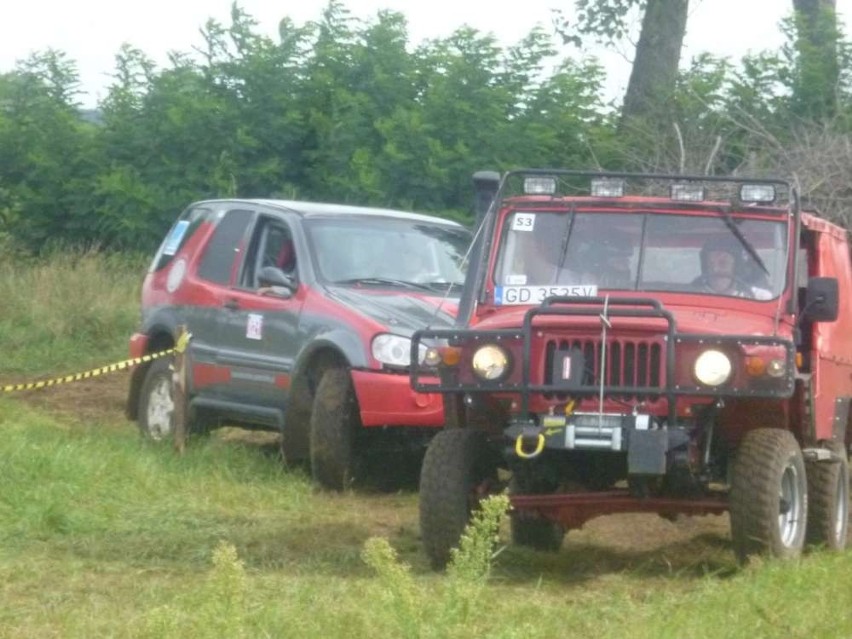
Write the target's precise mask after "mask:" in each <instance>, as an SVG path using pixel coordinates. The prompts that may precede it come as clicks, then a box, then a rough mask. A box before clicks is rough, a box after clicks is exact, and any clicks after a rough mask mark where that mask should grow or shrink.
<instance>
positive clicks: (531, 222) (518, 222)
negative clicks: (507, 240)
mask: <svg viewBox="0 0 852 639" xmlns="http://www.w3.org/2000/svg"><path fill="white" fill-rule="evenodd" d="M534 227H535V213H515V219H514V220H512V230H513V231H532V230H533V228H534Z"/></svg>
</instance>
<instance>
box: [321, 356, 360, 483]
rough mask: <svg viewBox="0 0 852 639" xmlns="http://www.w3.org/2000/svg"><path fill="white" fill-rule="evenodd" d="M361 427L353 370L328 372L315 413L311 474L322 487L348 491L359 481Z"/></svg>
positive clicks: (322, 382) (330, 369)
mask: <svg viewBox="0 0 852 639" xmlns="http://www.w3.org/2000/svg"><path fill="white" fill-rule="evenodd" d="M360 426H361V425H360V416H359V411H358V400H357V398H356V397H355V391H354V389H353V388H352V379H351V377H350V376H349V371H348V370H347V369H345V368H340V367H336V368H329V369H327V370H326V371H325V372H324V373H323V375H322V379H320V383H319V386H317V390H316V394H315V396H314V406H313V411H312V412H311V453H310V456H311V473H312V475H313V478H314V480H315V481H316V482H317V483H319V484H320V485H321V486H323V487H325V488H329V489H331V490H344V489H345V488H348V487H349V486H350V485H351V484H352V482H353V481H354V480H355V479H356V478H357V474H358V473H357V472H356V466H357V462H358V456H357V454H356V449H355V437H356V434H357V432H358V429H359V428H360Z"/></svg>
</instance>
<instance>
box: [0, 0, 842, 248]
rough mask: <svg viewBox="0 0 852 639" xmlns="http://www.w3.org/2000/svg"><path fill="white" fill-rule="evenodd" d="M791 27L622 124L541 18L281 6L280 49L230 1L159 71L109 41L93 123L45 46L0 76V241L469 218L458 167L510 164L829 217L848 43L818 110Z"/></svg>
mask: <svg viewBox="0 0 852 639" xmlns="http://www.w3.org/2000/svg"><path fill="white" fill-rule="evenodd" d="M587 4H588V3H587ZM831 28H832V29H835V28H836V27H835V25H833V24H832V26H831ZM794 31H795V28H794V22H793V21H792V20H791V21H790V23H789V24H788V36H789V38H788V41H789V43H790V44H789V46H788V47H786V48H785V49H784V50H782V51H781V52H780V53H774V54H773V53H766V54H761V55H757V56H753V57H750V58H747V59H745V60H743V61H741V63H737V64H733V63H732V62H731V61H728V60H720V59H714V58H712V57H710V56H708V55H704V56H701V57H699V58H697V59H695V60H693V61H692V62H691V64H690V65H687V66H686V67H685V68H683V65H682V71H681V73H680V76H679V79H678V84H677V89H676V90H675V92H674V94H673V95H671V96H666V97H667V99H666V100H665V101H664V102H665V105H666V109H667V114H666V117H665V118H660V119H659V120H658V121H657V123H656V124H653V123H652V122H649V123H648V124H647V126H638V127H636V126H634V127H631V128H625V127H623V126H619V112H618V109H617V108H616V107H615V106H614V105H612V104H607V103H606V101H605V99H604V98H603V95H604V91H603V82H604V79H605V78H604V74H603V71H602V69H601V68H600V66H599V65H598V64H597V62H596V61H595V60H594V59H590V58H586V57H578V55H577V49H574V48H569V47H568V46H567V45H564V44H562V41H558V42H557V39H556V38H555V36H554V35H551V34H549V33H547V32H546V31H545V30H543V29H535V30H533V31H532V32H530V33H529V34H528V35H527V36H526V37H525V38H524V39H523V40H522V41H520V42H518V43H517V44H515V45H513V46H508V47H503V46H501V45H500V44H499V43H498V42H497V41H496V40H495V38H494V37H493V36H490V35H486V34H483V33H480V32H478V31H476V30H475V29H472V28H469V27H463V28H460V29H459V30H457V31H456V32H454V33H452V34H451V35H450V36H448V37H446V38H442V39H436V40H430V41H426V42H424V43H422V44H419V45H416V46H415V45H413V44H412V43H410V42H409V38H408V32H407V25H406V22H405V18H404V17H403V16H402V15H401V14H399V13H395V12H391V11H382V12H379V13H378V15H377V16H376V17H375V18H374V19H372V20H370V21H367V22H362V21H359V20H356V19H354V18H353V17H352V16H351V14H350V13H349V12H348V11H347V9H346V7H345V6H344V4H343V3H342V2H340V0H331V1H330V2H329V4H328V5H327V7H326V9H325V11H324V13H323V14H322V17H321V18H320V19H319V20H318V21H317V22H311V23H307V24H305V25H297V24H295V23H294V22H293V21H291V20H290V19H288V18H284V19H283V20H282V21H281V23H280V28H279V33H278V37H277V38H275V39H272V38H269V37H267V36H264V35H261V34H260V33H259V32H258V29H257V25H256V23H255V21H254V20H253V19H252V17H251V16H250V15H248V14H246V13H245V12H244V11H243V10H241V9H240V8H239V7H238V6H237V5H235V6H234V7H233V10H232V15H231V23H230V25H223V24H220V23H217V22H215V21H210V22H208V23H207V25H206V27H205V29H204V30H203V43H202V45H201V46H200V47H197V48H196V49H195V50H194V51H193V52H192V53H185V54H173V55H172V57H171V61H170V64H169V65H168V66H167V67H166V68H162V69H158V68H157V67H156V66H155V65H154V63H153V62H152V61H151V60H150V59H149V58H148V57H147V56H146V55H145V53H144V52H142V51H139V50H136V49H134V48H132V47H130V46H125V47H124V48H122V50H121V51H120V52H119V53H118V55H117V58H116V69H115V74H114V80H113V84H112V85H111V87H110V88H109V91H108V94H107V95H106V97H105V98H104V100H103V101H102V103H101V104H100V105H99V109H98V110H97V112H96V113H95V114H94V115H95V117H84V115H85V114H84V113H82V112H81V109H80V105H79V102H78V100H79V93H78V89H79V80H78V76H77V73H76V66H75V63H74V62H73V61H71V60H69V59H68V58H67V57H66V56H65V55H64V54H63V53H62V52H58V51H52V50H49V51H46V52H42V53H40V54H38V55H35V56H33V57H31V58H30V59H28V60H26V61H24V62H22V63H20V64H19V65H18V67H17V68H16V69H15V70H14V71H12V72H9V73H7V74H5V75H0V235H5V236H7V237H9V238H11V239H12V240H14V242H15V243H16V245H17V246H21V247H26V248H28V249H29V250H41V249H42V248H43V247H44V246H45V245H48V244H50V243H51V242H55V241H57V240H61V241H62V242H63V243H70V244H85V245H92V244H96V245H99V246H102V247H109V248H118V249H121V248H126V247H134V248H141V249H143V250H150V249H151V248H152V247H153V246H154V244H155V243H156V242H157V241H158V240H159V238H160V237H162V234H163V232H164V229H165V228H166V227H167V226H168V224H169V223H170V222H171V221H172V220H173V219H174V217H175V216H176V214H177V212H178V211H179V210H180V209H181V208H182V207H183V206H185V205H186V204H187V203H188V202H189V201H191V200H196V199H200V198H205V197H217V196H232V195H239V196H245V197H284V198H298V199H311V200H325V201H336V202H352V203H358V204H371V205H382V206H392V207H402V208H410V209H416V210H421V211H427V212H434V213H437V214H440V215H445V216H451V217H455V218H458V219H467V216H468V215H469V209H470V204H471V201H472V194H471V189H470V175H471V174H472V172H473V171H475V170H478V169H483V168H492V169H497V170H504V169H508V168H512V167H518V166H536V167H542V166H560V167H576V168H595V167H601V168H607V169H642V170H648V169H652V170H665V171H669V170H675V171H676V170H685V171H690V172H699V173H704V172H707V173H716V174H721V173H730V172H734V171H737V172H740V173H758V174H766V173H776V174H778V173H780V174H781V175H782V176H783V177H788V176H794V177H795V178H796V179H798V180H799V181H800V183H801V185H802V190H803V191H804V193H805V194H806V195H809V196H810V198H811V199H812V200H813V201H814V202H815V203H816V204H818V205H820V206H821V208H823V209H824V210H825V211H826V212H827V213H828V214H829V215H831V216H832V217H835V218H840V219H843V211H844V210H845V209H846V208H848V206H849V204H850V201H852V191H850V186H849V184H850V183H852V180H850V179H849V177H850V176H849V171H850V169H849V167H850V166H852V161H850V156H852V151H850V150H849V148H850V127H852V78H850V76H849V74H850V69H852V64H850V47H849V43H848V42H847V41H846V40H845V39H844V38H843V37H842V34H836V33H834V32H832V33H833V35H832V47H834V49H833V50H836V55H837V62H838V64H837V67H836V68H837V69H839V70H840V71H839V73H838V77H837V81H836V82H835V84H834V91H833V96H834V102H833V103H832V105H831V108H830V109H828V108H825V107H824V105H825V92H824V91H822V93H820V96H822V97H821V98H820V99H821V100H822V102H820V104H821V105H823V107H821V108H819V109H817V108H815V107H814V106H813V104H812V103H809V102H808V100H807V99H806V97H807V96H808V95H811V94H812V91H811V90H810V85H811V84H814V83H815V82H817V79H815V72H814V67H813V65H812V64H810V65H806V64H803V63H802V62H801V61H802V60H803V57H802V55H801V46H800V42H799V41H797V39H796V37H795V34H794ZM835 45H836V46H835ZM820 77H821V76H820ZM89 115H92V114H89Z"/></svg>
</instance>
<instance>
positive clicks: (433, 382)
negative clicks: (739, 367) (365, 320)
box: [410, 296, 795, 424]
mask: <svg viewBox="0 0 852 639" xmlns="http://www.w3.org/2000/svg"><path fill="white" fill-rule="evenodd" d="M541 316H552V317H558V316H565V317H584V316H585V317H599V318H600V322H601V324H600V325H601V333H602V334H607V333H606V328H605V326H606V327H607V328H609V327H610V326H611V324H610V320H611V318H618V317H625V318H649V319H655V320H660V321H661V322H664V323H665V329H664V330H662V326H660V327H659V329H660V330H657V331H654V335H655V336H656V337H657V338H658V339H661V340H662V342H663V348H662V351H663V352H662V354H661V356H662V360H663V361H661V362H660V363H661V365H662V367H663V369H664V371H665V373H664V376H663V377H664V379H661V380H659V381H660V383H659V384H658V385H649V384H645V385H641V384H637V383H635V381H636V380H635V379H634V380H632V381H633V382H634V383H632V384H627V383H624V381H625V380H623V379H622V380H621V383H616V384H613V383H605V381H606V380H605V379H604V377H603V376H602V375H601V379H600V380H597V381H596V383H594V384H585V385H581V386H572V387H570V388H567V387H566V385H565V383H563V382H561V381H558V380H555V378H554V380H552V381H551V383H546V380H545V383H538V382H537V383H535V384H533V383H531V360H532V344H533V321H534V319H535V318H537V317H541ZM537 330H541V328H539V329H537ZM660 336H661V337H660ZM516 341H521V344H522V345H521V361H520V367H521V375H520V381H518V379H517V376H514V377H515V379H513V380H512V379H506V380H502V381H484V380H479V379H477V378H475V376H469V377H471V381H462V380H459V379H456V378H457V377H458V373H457V372H456V373H455V374H453V373H452V369H453V368H454V369H455V370H456V371H458V369H459V367H461V366H464V365H465V362H464V361H462V362H459V364H457V365H456V366H455V367H448V366H439V367H438V368H437V369H436V368H433V367H428V366H425V365H424V364H423V363H420V361H419V357H418V354H419V353H420V350H421V344H423V345H424V346H427V347H428V346H437V345H447V346H459V345H474V346H475V345H477V344H480V345H484V344H500V343H501V342H502V343H506V342H516ZM689 342H700V343H702V344H704V345H705V346H708V347H709V346H714V345H715V346H724V345H731V344H738V345H743V344H748V345H768V346H783V347H784V348H785V353H786V357H785V359H786V362H787V371H788V374H787V384H786V385H785V387H784V388H782V389H779V388H775V389H768V390H760V389H758V390H754V389H749V390H748V391H747V392H746V391H745V390H743V391H742V392H739V390H738V389H726V390H722V389H715V388H708V387H701V386H699V385H698V384H689V383H686V384H684V383H678V381H677V380H676V371H675V363H676V361H677V354H678V346H679V345H682V344H685V343H689ZM601 343H602V344H603V345H605V344H606V339H604V338H603V337H602V339H601ZM604 347H605V346H604ZM793 357H794V354H793V348H792V344H791V343H790V342H789V341H788V340H783V339H779V338H775V337H764V336H754V335H724V336H719V335H713V334H681V333H678V331H677V324H676V321H675V318H674V316H673V315H672V313H671V312H669V311H668V310H666V309H665V308H663V306H662V304H661V303H660V302H659V301H658V300H656V299H652V298H630V297H562V296H557V297H548V298H547V299H545V300H544V301H543V302H542V304H541V305H540V306H537V307H534V308H530V309H529V310H528V311H527V312H526V313H525V314H524V320H523V325H522V327H521V328H520V329H490V330H483V329H477V328H475V327H474V328H458V329H434V330H433V329H423V330H419V331H416V332H415V333H414V334H413V335H412V340H411V361H412V362H413V363H414V364H413V365H412V367H411V372H410V376H411V386H412V388H413V389H414V390H416V391H418V392H426V393H435V392H462V393H495V392H496V393H504V392H506V393H518V394H519V395H520V402H519V414H518V418H519V419H520V420H521V421H524V420H527V419H528V418H529V405H530V396H531V395H533V394H542V393H554V394H570V395H571V396H572V397H593V396H595V395H597V394H599V393H602V392H603V391H604V390H605V392H606V394H608V395H617V396H646V397H647V396H654V397H665V399H666V400H667V404H668V417H669V423H670V424H674V423H675V422H676V419H675V417H676V398H677V396H680V395H691V396H700V395H704V396H719V395H721V394H724V395H740V394H743V395H747V396H749V397H778V396H779V395H785V396H786V395H789V394H790V393H791V392H792V388H793V371H794V369H795V367H794V364H793ZM516 364H517V363H516ZM509 377H512V376H511V375H510V376H509ZM610 381H611V380H610Z"/></svg>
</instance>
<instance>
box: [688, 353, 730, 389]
mask: <svg viewBox="0 0 852 639" xmlns="http://www.w3.org/2000/svg"><path fill="white" fill-rule="evenodd" d="M732 370H733V367H732V366H731V359H730V358H729V357H728V356H727V355H725V354H724V353H723V352H722V351H716V350H709V351H704V352H703V353H701V355H699V356H698V358H697V359H696V360H695V368H694V372H695V379H697V380H698V381H699V382H701V383H702V384H704V385H705V386H720V385H722V384H724V383H725V382H727V381H728V379H729V378H730V377H731V371H732Z"/></svg>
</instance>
